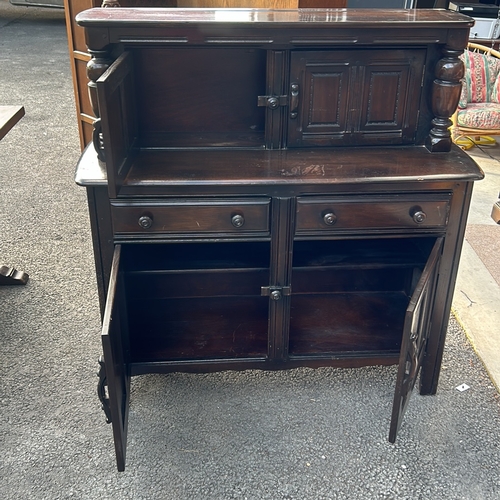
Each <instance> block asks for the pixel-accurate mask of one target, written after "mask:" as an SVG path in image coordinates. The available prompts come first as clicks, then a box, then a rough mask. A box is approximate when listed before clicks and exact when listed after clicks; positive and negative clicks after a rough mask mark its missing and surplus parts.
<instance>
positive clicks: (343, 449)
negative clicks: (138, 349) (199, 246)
mask: <svg viewBox="0 0 500 500" xmlns="http://www.w3.org/2000/svg"><path fill="white" fill-rule="evenodd" d="M0 103H1V104H23V105H24V106H25V108H26V116H25V117H24V118H23V119H22V120H21V122H20V123H19V124H18V126H17V127H15V128H14V129H13V130H12V131H11V132H10V133H9V134H8V135H7V136H6V137H5V138H4V139H3V140H2V141H1V142H0V200H1V203H0V223H1V233H0V234H1V239H0V264H8V265H11V266H15V267H17V268H19V269H22V270H25V271H27V272H28V273H29V274H30V281H29V283H28V285H27V286H25V287H2V288H0V303H1V308H0V498H1V499H16V500H17V499H63V498H77V499H97V498H99V499H113V500H114V499H117V500H122V499H172V500H198V499H200V500H201V499H204V500H205V499H214V500H215V499H216V500H219V499H242V500H243V499H249V500H250V499H252V500H254V499H255V500H260V499H272V500H280V499H293V500H320V499H337V498H338V499H426V500H427V499H432V500H438V499H447V500H450V499H467V500H469V499H477V500H489V499H498V498H500V472H499V471H500V448H499V446H500V443H499V437H500V436H499V434H500V430H499V429H500V426H499V424H500V412H499V409H500V404H499V395H498V393H497V391H496V390H495V387H494V385H493V383H492V382H491V380H490V378H489V377H488V376H487V373H486V371H485V369H484V367H483V364H482V362H481V361H480V360H479V359H478V357H477V356H476V354H475V352H474V351H473V349H472V348H471V346H470V344H469V342H468V341H467V339H466V337H465V335H464V333H463V331H462V329H461V328H460V327H459V326H458V324H457V323H456V322H455V321H454V320H453V321H452V322H451V324H450V328H449V341H448V344H447V348H446V352H445V359H444V367H443V372H442V375H441V379H440V383H439V388H438V393H437V395H436V396H432V397H422V396H419V395H418V394H415V395H414V396H413V398H412V401H411V403H410V408H409V411H408V413H407V415H406V418H405V422H404V424H403V427H402V429H401V432H400V436H399V438H398V441H397V442H396V444H395V445H391V444H390V443H389V442H388V441H387V434H388V427H389V419H390V412H391V404H392V396H393V390H394V383H395V368H394V367H390V368H377V367H375V368H363V369H357V370H346V369H344V370H342V369H320V370H308V369H299V370H291V371H287V372H281V373H261V372H257V371H248V372H243V373H218V374H210V375H187V374H174V375H169V376H144V377H140V378H137V379H134V381H133V384H132V403H131V409H130V422H129V443H128V456H127V468H126V470H125V472H123V473H118V472H116V467H115V461H114V451H113V442H112V436H111V427H110V426H109V425H107V424H106V423H105V421H104V415H103V414H102V412H101V410H100V406H99V403H98V400H97V397H96V394H95V386H96V382H97V377H96V371H97V358H98V356H99V354H100V344H99V342H100V339H99V314H98V308H97V294H96V287H95V280H94V269H93V255H92V247H91V242H90V230H89V223H88V216H87V208H86V200H85V193H84V191H83V190H82V189H81V188H78V187H77V186H76V185H75V184H74V182H73V172H74V166H75V163H76V161H77V159H78V156H79V143H78V135H77V128H76V116H75V111H74V104H73V89H72V82H71V74H70V67H69V57H68V49H67V41H66V31H65V25H64V18H63V13H62V12H60V11H54V10H47V9H45V10H43V9H36V8H30V9H25V8H20V7H19V8H17V7H16V8H15V7H12V6H10V5H9V4H8V3H7V2H6V1H5V0H0ZM463 383H465V384H467V385H469V386H470V389H468V390H467V391H464V392H460V391H458V390H457V389H456V387H457V386H459V385H461V384H463Z"/></svg>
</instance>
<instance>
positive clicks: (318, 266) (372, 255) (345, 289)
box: [289, 238, 435, 357]
mask: <svg viewBox="0 0 500 500" xmlns="http://www.w3.org/2000/svg"><path fill="white" fill-rule="evenodd" d="M434 242H435V238H397V239H396V238H387V239H383V238H379V239H359V240H336V241H299V242H296V243H295V246H294V257H293V270H292V300H291V312H290V333H289V354H290V357H294V356H308V355H309V356H311V355H312V356H315V355H316V356H318V355H322V356H324V355H328V354H330V355H336V356H342V355H343V356H361V355H367V356H370V355H372V356H376V355H382V356H384V355H385V356H398V355H399V350H400V347H401V338H402V331H403V326H404V318H405V312H406V308H407V306H408V303H409V300H410V297H411V295H412V293H413V291H414V288H415V286H416V284H417V282H418V279H419V278H420V275H421V274H422V270H423V268H424V266H425V264H426V261H427V259H428V257H429V254H430V251H431V249H432V245H433V243H434Z"/></svg>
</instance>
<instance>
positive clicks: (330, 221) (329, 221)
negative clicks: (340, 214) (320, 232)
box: [323, 212, 337, 226]
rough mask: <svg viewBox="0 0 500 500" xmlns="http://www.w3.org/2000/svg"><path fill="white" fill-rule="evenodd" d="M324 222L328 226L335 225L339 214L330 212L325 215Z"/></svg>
mask: <svg viewBox="0 0 500 500" xmlns="http://www.w3.org/2000/svg"><path fill="white" fill-rule="evenodd" d="M323 222H324V223H325V224H326V225H327V226H333V225H334V224H335V223H336V222H337V216H336V215H335V214H334V213H333V212H328V213H327V214H325V215H323Z"/></svg>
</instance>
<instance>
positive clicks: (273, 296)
mask: <svg viewBox="0 0 500 500" xmlns="http://www.w3.org/2000/svg"><path fill="white" fill-rule="evenodd" d="M271 299H273V300H280V299H281V292H280V291H279V290H274V291H272V292H271Z"/></svg>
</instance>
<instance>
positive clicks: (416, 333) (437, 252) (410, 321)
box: [389, 237, 444, 443]
mask: <svg viewBox="0 0 500 500" xmlns="http://www.w3.org/2000/svg"><path fill="white" fill-rule="evenodd" d="M443 245H444V237H439V238H438V239H437V240H436V242H435V243H434V246H433V248H432V251H431V253H430V256H429V259H428V260H427V264H426V266H425V268H424V270H423V272H422V275H421V276H420V279H419V280H418V283H417V286H416V287H415V290H414V292H413V294H412V296H411V299H410V303H409V304H408V307H407V309H406V315H405V323H404V328H403V337H402V341H401V351H400V357H399V365H398V375H397V380H396V390H395V392H394V402H393V407H392V418H391V425H390V430H389V441H390V442H391V443H394V442H395V441H396V437H397V433H398V431H399V429H400V427H401V423H402V421H403V416H404V414H405V412H406V409H407V407H408V403H409V401H410V397H411V394H412V392H413V389H414V387H415V384H416V381H417V378H418V376H419V374H420V369H421V367H422V362H423V359H424V356H425V353H426V347H427V339H428V338H429V332H430V326H431V319H432V312H433V303H434V295H435V291H436V284H437V278H438V274H439V264H440V261H441V253H442V249H443Z"/></svg>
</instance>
